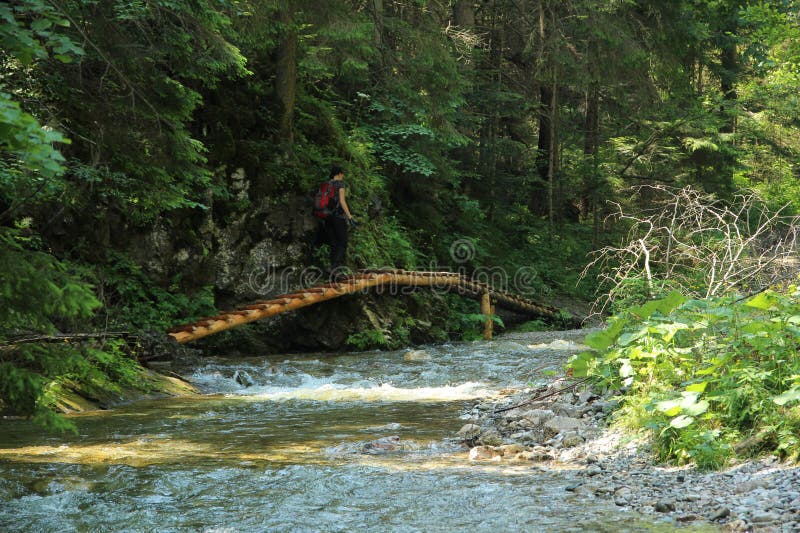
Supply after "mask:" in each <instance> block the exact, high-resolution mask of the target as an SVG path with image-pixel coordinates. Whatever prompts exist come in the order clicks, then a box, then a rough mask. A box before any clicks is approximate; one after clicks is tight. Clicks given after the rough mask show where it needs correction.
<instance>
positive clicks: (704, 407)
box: [683, 400, 710, 416]
mask: <svg viewBox="0 0 800 533" xmlns="http://www.w3.org/2000/svg"><path fill="white" fill-rule="evenodd" d="M709 407H710V404H709V403H708V402H707V401H706V400H700V401H699V402H697V403H694V404H692V405H690V406H687V407H684V408H683V410H684V411H685V412H686V414H688V415H691V416H699V415H702V414H703V413H705V412H706V411H708V408H709Z"/></svg>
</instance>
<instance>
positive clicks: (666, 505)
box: [655, 500, 675, 513]
mask: <svg viewBox="0 0 800 533" xmlns="http://www.w3.org/2000/svg"><path fill="white" fill-rule="evenodd" d="M655 509H656V512H659V513H669V512H672V511H674V510H675V500H658V501H657V502H656V507H655Z"/></svg>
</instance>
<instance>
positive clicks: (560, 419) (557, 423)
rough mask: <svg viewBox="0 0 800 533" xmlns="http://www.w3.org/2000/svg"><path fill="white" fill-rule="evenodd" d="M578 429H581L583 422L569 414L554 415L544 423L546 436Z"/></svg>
mask: <svg viewBox="0 0 800 533" xmlns="http://www.w3.org/2000/svg"><path fill="white" fill-rule="evenodd" d="M579 429H583V422H581V421H580V420H579V419H577V418H572V417H569V416H556V417H554V418H551V419H550V420H548V421H547V422H545V424H544V430H545V435H546V436H554V435H558V434H559V433H561V432H562V431H576V430H579Z"/></svg>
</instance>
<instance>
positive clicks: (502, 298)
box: [169, 270, 560, 343]
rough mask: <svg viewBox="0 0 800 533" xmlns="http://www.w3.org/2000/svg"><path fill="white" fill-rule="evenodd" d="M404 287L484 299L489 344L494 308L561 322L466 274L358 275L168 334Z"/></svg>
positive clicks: (190, 333)
mask: <svg viewBox="0 0 800 533" xmlns="http://www.w3.org/2000/svg"><path fill="white" fill-rule="evenodd" d="M406 287H430V288H433V289H439V290H449V291H455V292H457V293H458V294H462V295H464V296H468V297H472V298H478V299H480V301H481V313H483V314H484V315H486V317H487V319H486V322H485V325H484V337H485V338H487V339H491V337H492V320H491V318H489V317H491V316H492V315H494V307H495V305H498V306H500V307H503V308H505V309H509V310H511V311H515V312H517V313H521V314H525V315H529V316H531V317H544V318H551V319H554V318H557V317H559V316H560V312H559V310H558V309H556V308H555V307H551V306H548V305H543V304H541V303H537V302H534V301H532V300H528V299H525V298H522V297H520V296H517V295H515V294H512V293H509V292H506V291H503V290H499V289H495V288H494V287H492V286H491V285H489V284H488V283H485V282H482V281H477V280H473V279H470V278H469V277H467V276H465V275H464V274H460V273H456V272H419V271H411V270H359V271H357V272H356V273H354V274H353V275H350V276H347V277H345V278H342V279H341V280H339V281H337V282H332V283H324V284H320V285H316V286H314V287H310V288H307V289H299V290H297V291H294V292H290V293H287V294H281V295H280V296H275V297H274V298H272V299H270V300H260V301H257V302H254V303H251V304H247V305H243V306H240V307H238V308H237V309H234V310H233V311H223V312H221V313H220V314H219V315H217V316H212V317H206V318H201V319H200V320H197V321H196V322H192V323H191V324H184V325H182V326H177V327H175V328H172V329H170V330H169V334H170V335H172V336H173V337H174V338H175V340H177V341H178V342H179V343H186V342H191V341H194V340H197V339H200V338H202V337H207V336H208V335H213V334H214V333H219V332H220V331H225V330H226V329H231V328H235V327H238V326H241V325H242V324H247V323H248V322H254V321H256V320H262V319H264V318H268V317H271V316H275V315H280V314H282V313H287V312H289V311H294V310H295V309H300V308H301V307H307V306H309V305H314V304H317V303H320V302H325V301H328V300H332V299H334V298H338V297H340V296H344V295H346V294H354V293H359V292H364V291H367V290H370V289H375V290H384V291H385V290H386V289H387V288H388V289H390V290H392V289H394V290H400V289H403V288H406Z"/></svg>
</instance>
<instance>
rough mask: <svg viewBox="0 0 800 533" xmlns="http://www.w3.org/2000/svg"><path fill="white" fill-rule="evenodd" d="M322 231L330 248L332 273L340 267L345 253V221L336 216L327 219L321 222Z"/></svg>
mask: <svg viewBox="0 0 800 533" xmlns="http://www.w3.org/2000/svg"><path fill="white" fill-rule="evenodd" d="M322 229H323V232H324V234H325V237H326V239H327V241H328V244H329V245H330V246H331V251H330V258H331V270H332V271H334V270H336V269H337V268H339V267H340V266H342V263H344V256H345V253H346V252H347V220H345V219H343V218H339V217H337V216H331V217H328V218H326V219H325V220H324V221H323V222H322Z"/></svg>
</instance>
